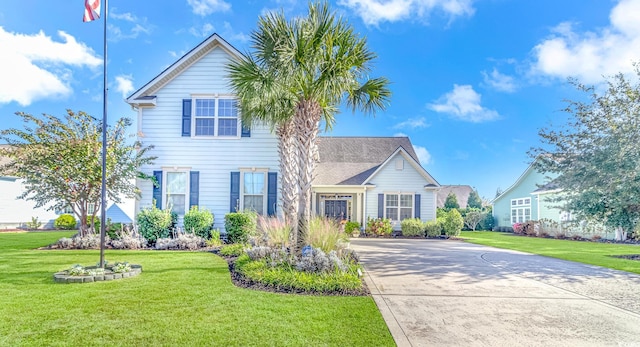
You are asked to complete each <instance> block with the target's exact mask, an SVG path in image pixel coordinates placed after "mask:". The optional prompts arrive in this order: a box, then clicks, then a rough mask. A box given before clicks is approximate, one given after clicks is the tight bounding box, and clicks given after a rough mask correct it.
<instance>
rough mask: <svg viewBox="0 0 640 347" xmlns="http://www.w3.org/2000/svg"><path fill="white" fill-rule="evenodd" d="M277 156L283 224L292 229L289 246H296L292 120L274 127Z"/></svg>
mask: <svg viewBox="0 0 640 347" xmlns="http://www.w3.org/2000/svg"><path fill="white" fill-rule="evenodd" d="M276 135H277V136H278V155H279V156H280V196H281V201H282V212H283V214H284V218H285V222H286V223H287V224H288V225H290V226H291V228H292V229H293V232H292V233H291V235H292V238H293V239H292V240H291V244H292V245H296V244H297V242H298V240H297V233H296V230H297V226H298V201H299V197H300V194H299V189H298V188H297V187H299V184H298V154H297V152H298V151H297V147H296V146H295V140H296V137H295V124H294V122H293V119H291V120H288V121H286V122H283V123H281V124H279V125H278V126H277V127H276Z"/></svg>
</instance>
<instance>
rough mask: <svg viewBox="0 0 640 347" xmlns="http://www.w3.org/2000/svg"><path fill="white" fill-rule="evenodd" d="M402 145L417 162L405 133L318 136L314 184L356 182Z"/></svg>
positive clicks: (351, 183)
mask: <svg viewBox="0 0 640 347" xmlns="http://www.w3.org/2000/svg"><path fill="white" fill-rule="evenodd" d="M399 147H402V148H403V149H404V150H405V151H406V152H407V154H409V156H411V157H412V158H413V159H415V160H416V162H418V163H420V161H419V160H418V156H417V155H416V153H415V151H414V150H413V145H412V144H411V141H410V140H409V138H408V137H320V138H319V139H318V150H319V157H320V158H319V159H320V162H319V163H318V165H317V166H316V172H315V174H316V176H315V179H314V181H313V183H314V184H315V185H359V184H362V183H363V182H364V181H365V180H366V179H367V178H368V177H369V176H371V174H372V173H373V172H374V171H376V169H377V168H378V167H379V166H380V165H381V164H382V163H383V162H384V161H385V160H387V158H389V156H391V155H392V154H393V152H395V151H396V150H397V149H398V148H399Z"/></svg>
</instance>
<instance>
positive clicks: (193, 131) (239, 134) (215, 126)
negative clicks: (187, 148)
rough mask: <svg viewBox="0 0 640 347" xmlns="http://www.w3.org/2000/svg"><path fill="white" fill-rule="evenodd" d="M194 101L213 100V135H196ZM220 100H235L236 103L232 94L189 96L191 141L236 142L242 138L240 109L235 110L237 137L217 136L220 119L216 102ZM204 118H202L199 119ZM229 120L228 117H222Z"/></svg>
mask: <svg viewBox="0 0 640 347" xmlns="http://www.w3.org/2000/svg"><path fill="white" fill-rule="evenodd" d="M196 99H213V100H215V106H214V115H213V135H196V118H199V117H196ZM220 99H235V100H236V102H237V100H238V99H237V97H236V96H235V95H233V94H192V95H191V138H193V139H219V140H238V139H240V138H241V137H242V121H241V118H242V117H240V108H238V109H237V112H238V120H237V122H238V125H237V135H236V136H228V135H225V136H219V135H217V134H218V121H219V119H220V117H219V116H218V100H220ZM200 118H204V117H200ZM223 118H227V119H228V118H229V117H223Z"/></svg>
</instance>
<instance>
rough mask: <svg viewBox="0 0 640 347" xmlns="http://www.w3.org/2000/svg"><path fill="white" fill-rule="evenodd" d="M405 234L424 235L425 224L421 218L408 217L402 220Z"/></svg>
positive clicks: (403, 233)
mask: <svg viewBox="0 0 640 347" xmlns="http://www.w3.org/2000/svg"><path fill="white" fill-rule="evenodd" d="M400 228H402V235H403V236H424V224H423V223H422V221H421V220H420V218H407V219H403V220H402V222H400Z"/></svg>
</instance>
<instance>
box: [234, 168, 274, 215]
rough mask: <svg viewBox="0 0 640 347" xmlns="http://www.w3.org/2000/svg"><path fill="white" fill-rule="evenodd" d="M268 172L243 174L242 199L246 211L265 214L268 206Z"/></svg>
mask: <svg viewBox="0 0 640 347" xmlns="http://www.w3.org/2000/svg"><path fill="white" fill-rule="evenodd" d="M266 176H267V173H266V172H253V171H252V172H242V182H241V187H242V190H241V192H240V199H241V200H242V201H241V205H242V208H243V209H244V210H251V211H256V212H257V213H259V214H265V206H266V205H267V203H266V200H267V186H266Z"/></svg>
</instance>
